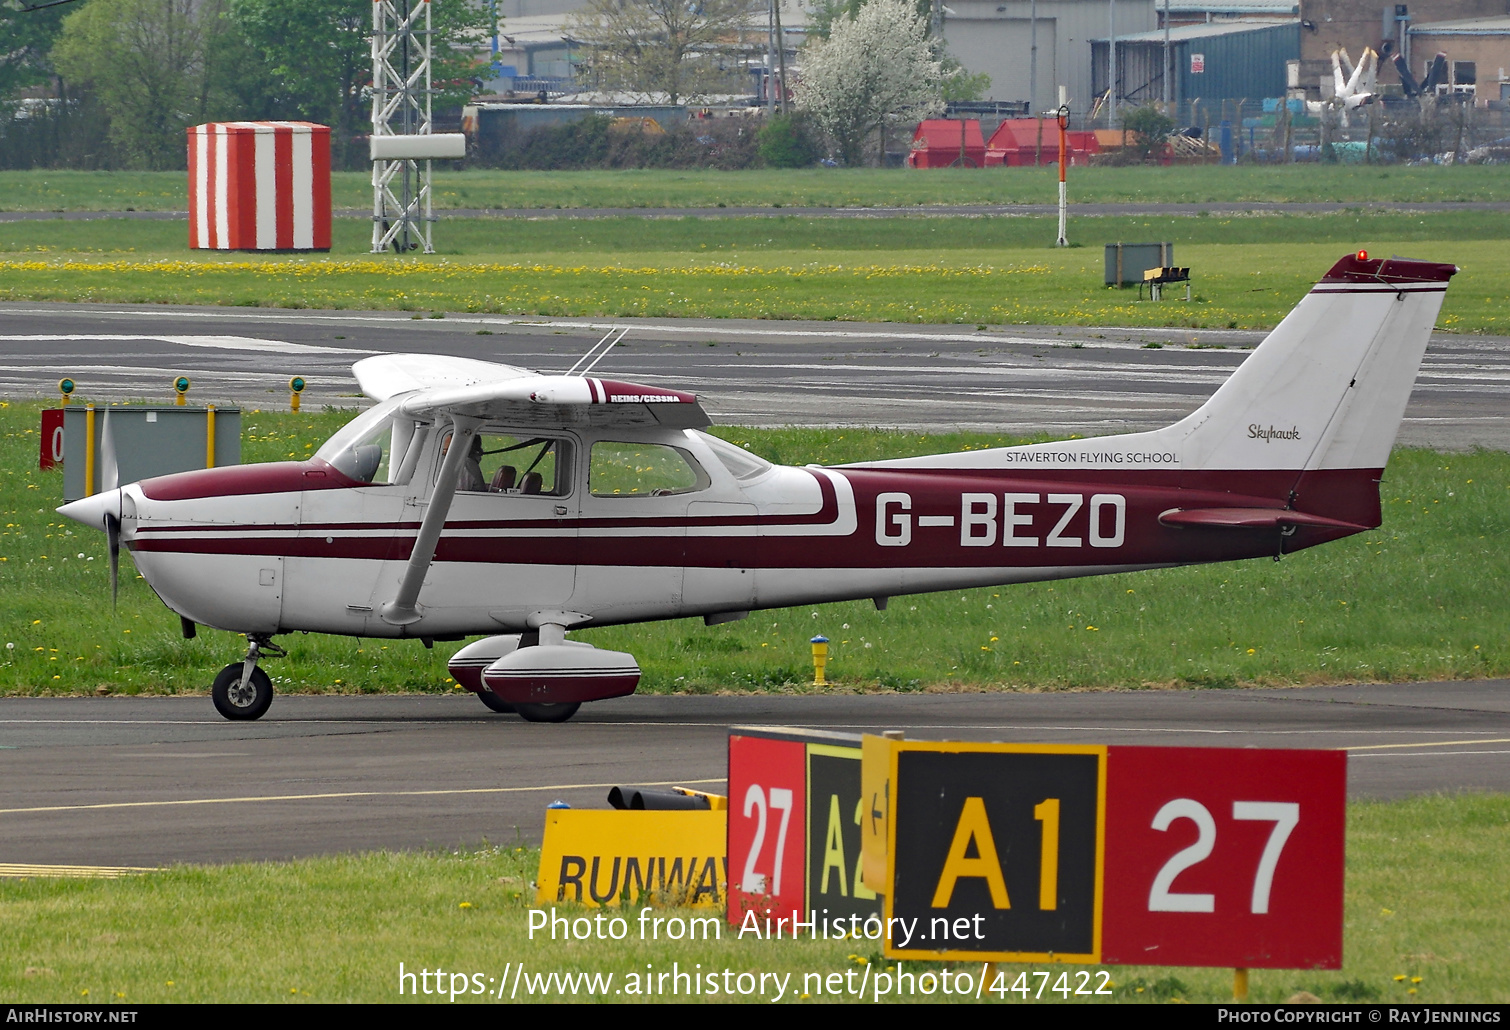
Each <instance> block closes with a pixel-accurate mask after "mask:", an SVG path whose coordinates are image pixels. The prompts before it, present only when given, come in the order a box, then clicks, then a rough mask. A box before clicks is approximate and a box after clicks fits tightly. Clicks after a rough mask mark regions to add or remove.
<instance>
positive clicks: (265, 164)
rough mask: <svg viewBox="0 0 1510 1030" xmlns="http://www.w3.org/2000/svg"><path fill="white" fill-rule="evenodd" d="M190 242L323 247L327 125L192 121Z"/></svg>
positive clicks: (202, 246) (326, 238)
mask: <svg viewBox="0 0 1510 1030" xmlns="http://www.w3.org/2000/svg"><path fill="white" fill-rule="evenodd" d="M189 247H190V248H191V249H194V250H329V249H330V128H329V126H325V125H316V124H314V123H313V122H210V123H208V124H205V125H193V126H190V127H189Z"/></svg>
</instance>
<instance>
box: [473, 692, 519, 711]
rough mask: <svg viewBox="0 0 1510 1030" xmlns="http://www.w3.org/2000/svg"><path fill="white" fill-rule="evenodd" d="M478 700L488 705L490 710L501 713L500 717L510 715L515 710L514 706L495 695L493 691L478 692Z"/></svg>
mask: <svg viewBox="0 0 1510 1030" xmlns="http://www.w3.org/2000/svg"><path fill="white" fill-rule="evenodd" d="M477 700H479V701H481V702H482V703H483V704H485V705H487V706H488V707H489V708H490V709H492V710H493V711H495V712H497V713H499V714H500V715H508V714H509V713H510V712H512V711H513V710H514V706H513V705H511V704H509V703H508V702H507V701H505V700H504V699H503V698H501V697H499V696H498V695H497V694H495V693H493V692H492V691H491V690H479V691H478V692H477Z"/></svg>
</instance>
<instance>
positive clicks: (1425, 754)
mask: <svg viewBox="0 0 1510 1030" xmlns="http://www.w3.org/2000/svg"><path fill="white" fill-rule="evenodd" d="M1438 755H1510V751H1417V752H1415V753H1414V754H1409V755H1402V754H1391V755H1349V756H1348V757H1349V758H1435V757H1437V756H1438Z"/></svg>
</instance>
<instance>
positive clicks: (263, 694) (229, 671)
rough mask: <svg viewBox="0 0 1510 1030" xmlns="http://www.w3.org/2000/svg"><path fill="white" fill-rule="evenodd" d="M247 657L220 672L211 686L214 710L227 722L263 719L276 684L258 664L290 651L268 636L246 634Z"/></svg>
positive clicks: (280, 656)
mask: <svg viewBox="0 0 1510 1030" xmlns="http://www.w3.org/2000/svg"><path fill="white" fill-rule="evenodd" d="M246 639H247V645H246V658H245V659H244V660H242V661H239V662H233V663H231V664H230V665H227V666H226V667H225V668H224V669H221V670H220V675H218V676H216V677H215V682H214V683H213V684H212V685H211V686H210V698H211V699H212V700H213V701H214V702H215V710H216V711H217V712H219V713H220V714H221V715H223V716H225V717H226V718H227V719H237V720H242V719H246V720H250V719H260V718H261V717H262V716H263V714H264V713H266V712H267V708H268V706H269V705H271V704H272V703H273V681H272V679H271V678H270V677H269V676H268V674H267V673H266V672H264V671H263V670H262V669H260V668H258V666H257V663H258V662H259V661H260V660H261V659H262V658H264V657H268V658H284V657H286V656H287V655H288V652H287V651H285V650H284V649H283V648H281V647H279V646H278V645H277V644H274V643H273V642H272V637H271V635H269V634H266V633H257V634H247V638H246Z"/></svg>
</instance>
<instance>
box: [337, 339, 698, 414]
mask: <svg viewBox="0 0 1510 1030" xmlns="http://www.w3.org/2000/svg"><path fill="white" fill-rule="evenodd" d="M352 371H353V372H354V373H355V374H356V377H357V382H358V383H359V384H360V385H361V387H362V392H363V393H365V394H366V395H367V396H369V397H371V398H373V399H374V400H387V399H389V398H390V397H397V396H400V395H405V396H404V399H403V402H402V404H401V408H402V410H403V412H404V413H405V414H407V415H413V416H415V417H416V418H433V417H435V416H438V415H444V416H455V415H462V416H468V417H471V418H480V419H487V420H490V421H499V422H508V423H510V424H513V425H521V426H556V427H565V426H572V425H581V426H593V427H599V428H605V427H611V426H623V427H626V428H628V427H635V426H667V427H670V428H672V429H702V428H704V427H706V426H708V425H711V424H712V422H711V420H710V419H709V418H708V416H707V413H706V412H704V411H703V409H702V405H700V404H699V403H698V402H697V397H696V396H695V395H693V394H690V393H683V392H681V391H678V390H665V389H662V388H660V387H656V386H641V385H638V384H635V383H624V382H619V381H617V380H614V379H597V378H592V377H584V376H565V375H540V374H538V373H536V372H531V371H529V370H528V369H523V368H516V367H514V366H513V365H499V364H494V363H493V362H489V361H477V360H474V359H472V358H455V357H447V356H445V355H437V354H382V355H378V356H376V357H371V358H364V359H362V360H361V361H358V362H357V363H356V364H355V365H353V366H352Z"/></svg>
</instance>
